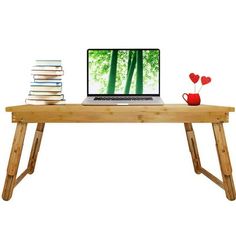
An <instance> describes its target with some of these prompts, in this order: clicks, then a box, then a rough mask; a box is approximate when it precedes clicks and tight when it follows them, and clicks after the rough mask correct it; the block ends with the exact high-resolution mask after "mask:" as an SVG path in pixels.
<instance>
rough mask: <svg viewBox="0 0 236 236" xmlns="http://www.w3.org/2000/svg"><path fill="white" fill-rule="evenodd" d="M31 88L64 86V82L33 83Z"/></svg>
mask: <svg viewBox="0 0 236 236" xmlns="http://www.w3.org/2000/svg"><path fill="white" fill-rule="evenodd" d="M30 85H31V86H62V82H31V83H30Z"/></svg>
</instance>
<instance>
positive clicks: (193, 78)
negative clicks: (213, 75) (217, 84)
mask: <svg viewBox="0 0 236 236" xmlns="http://www.w3.org/2000/svg"><path fill="white" fill-rule="evenodd" d="M189 78H190V79H191V80H192V82H193V83H194V84H196V83H197V82H198V80H199V78H200V77H199V75H195V74H194V73H191V74H190V75H189Z"/></svg>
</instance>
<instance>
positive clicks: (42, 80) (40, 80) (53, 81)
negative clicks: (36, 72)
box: [34, 79, 61, 83]
mask: <svg viewBox="0 0 236 236" xmlns="http://www.w3.org/2000/svg"><path fill="white" fill-rule="evenodd" d="M34 82H36V83H42V82H47V83H48V82H49V83H51V82H52V83H61V79H35V80H34Z"/></svg>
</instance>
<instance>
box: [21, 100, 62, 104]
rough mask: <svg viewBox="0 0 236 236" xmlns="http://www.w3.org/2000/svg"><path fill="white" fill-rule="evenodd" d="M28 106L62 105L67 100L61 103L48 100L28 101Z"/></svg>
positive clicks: (26, 101)
mask: <svg viewBox="0 0 236 236" xmlns="http://www.w3.org/2000/svg"><path fill="white" fill-rule="evenodd" d="M25 103H26V104H29V105H59V104H60V105H62V104H65V100H61V101H47V100H33V99H26V100H25Z"/></svg>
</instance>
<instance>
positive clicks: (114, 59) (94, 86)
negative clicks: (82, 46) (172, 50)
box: [88, 49, 160, 95]
mask: <svg viewBox="0 0 236 236" xmlns="http://www.w3.org/2000/svg"><path fill="white" fill-rule="evenodd" d="M159 59H160V54H159V50H141V49H137V50H136V49H133V50H122V49H121V50H118V49H113V50H104V49H103V50H98V49H97V50H96V49H94V50H89V51H88V63H89V65H88V66H89V67H88V69H89V71H88V76H89V78H88V79H89V94H111V95H112V94H158V93H159Z"/></svg>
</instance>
